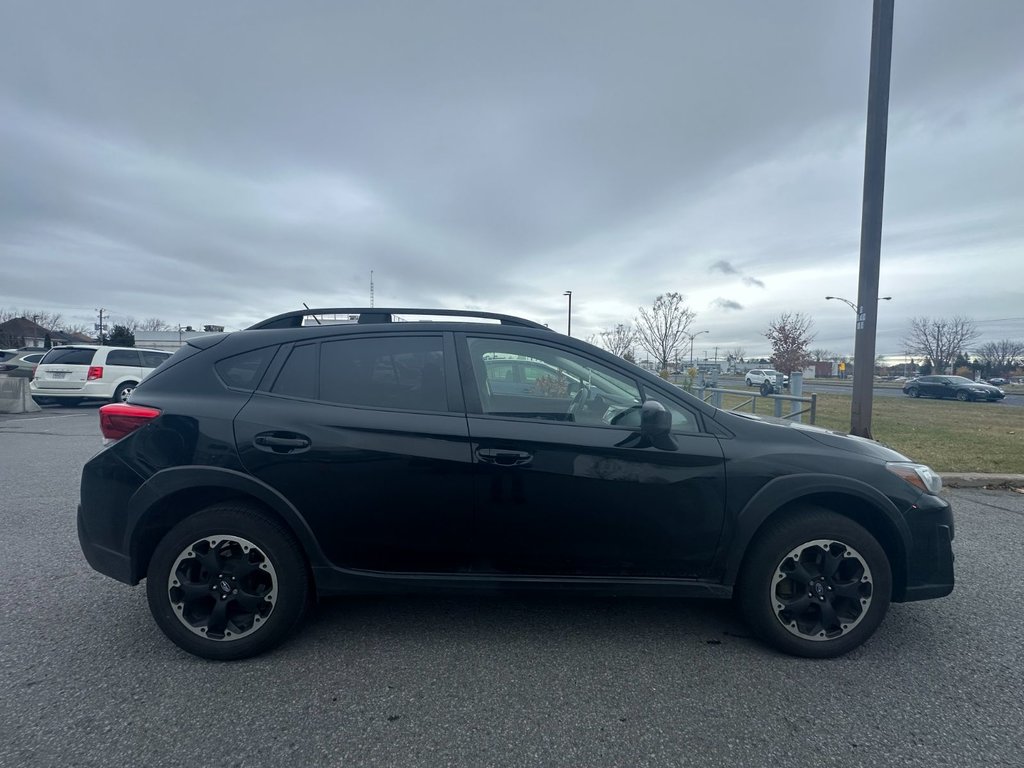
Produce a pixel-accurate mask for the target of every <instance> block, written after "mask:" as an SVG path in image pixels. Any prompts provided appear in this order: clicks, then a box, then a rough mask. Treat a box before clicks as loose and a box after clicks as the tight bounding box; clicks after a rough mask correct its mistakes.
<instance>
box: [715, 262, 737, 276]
mask: <svg viewBox="0 0 1024 768" xmlns="http://www.w3.org/2000/svg"><path fill="white" fill-rule="evenodd" d="M708 272H721V273H722V274H723V275H738V274H740V271H739V270H738V269H736V267H734V266H733V265H732V264H730V263H729V262H728V261H726V260H725V259H721V260H720V261H716V262H715V263H714V264H712V265H711V266H710V267H708Z"/></svg>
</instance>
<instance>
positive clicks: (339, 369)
mask: <svg viewBox="0 0 1024 768" xmlns="http://www.w3.org/2000/svg"><path fill="white" fill-rule="evenodd" d="M442 349H443V348H442V340H441V337H440V336H382V337H377V338H369V339H344V340H342V341H329V342H326V343H324V344H322V345H321V346H320V399H321V400H326V401H327V402H331V403H344V404H346V405H368V406H375V407H378V408H401V409H408V410H417V411H446V410H448V398H447V396H446V395H445V384H444V354H443V351H442Z"/></svg>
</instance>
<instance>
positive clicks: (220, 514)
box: [146, 502, 309, 660]
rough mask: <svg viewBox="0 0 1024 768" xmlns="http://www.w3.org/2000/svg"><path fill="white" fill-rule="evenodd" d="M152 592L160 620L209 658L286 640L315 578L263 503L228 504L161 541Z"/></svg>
mask: <svg viewBox="0 0 1024 768" xmlns="http://www.w3.org/2000/svg"><path fill="white" fill-rule="evenodd" d="M146 596H147V598H148V600H149V608H150V612H151V613H152V614H153V618H154V619H155V620H156V623H157V625H158V626H159V627H160V629H162V630H163V632H164V634H166V635H167V637H168V638H170V639H171V640H172V641H173V642H174V643H176V644H177V645H178V646H179V647H181V648H183V649H184V650H186V651H188V652H189V653H193V654H195V655H196V656H202V657H204V658H207V659H220V660H226V659H243V658H247V657H250V656H256V655H258V654H260V653H264V652H266V651H268V650H270V649H271V648H274V647H275V646H277V645H279V644H280V643H281V642H282V641H283V640H284V639H285V638H286V637H287V635H288V634H289V632H291V631H292V629H293V628H294V627H295V626H296V625H297V624H298V623H299V621H300V619H301V618H302V615H303V613H304V611H305V608H306V604H307V602H308V599H309V577H308V575H307V570H306V562H305V558H304V557H303V554H302V550H301V547H300V546H299V544H298V542H297V541H296V540H295V537H294V536H293V535H292V534H291V533H290V532H289V531H287V530H286V529H285V528H284V527H282V526H281V525H280V524H279V523H278V522H277V521H275V520H273V519H272V518H270V517H269V516H267V515H266V514H264V513H262V512H260V511H259V510H258V509H256V508H253V507H250V506H247V505H244V504H238V503H230V502H228V503H223V504H216V505H214V506H212V507H208V508H207V509H204V510H203V511H201V512H197V513H196V514H194V515H192V516H191V517H188V518H186V519H185V520H183V521H182V522H180V523H179V524H178V525H176V526H175V527H174V528H173V529H172V530H171V531H170V532H169V533H168V534H167V535H166V536H164V538H163V539H162V540H161V541H160V543H159V544H158V545H157V548H156V551H155V552H154V553H153V558H152V560H151V561H150V564H149V570H148V573H147V578H146Z"/></svg>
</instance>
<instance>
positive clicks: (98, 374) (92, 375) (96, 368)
mask: <svg viewBox="0 0 1024 768" xmlns="http://www.w3.org/2000/svg"><path fill="white" fill-rule="evenodd" d="M102 378H103V366H102V365H90V366H89V374H88V375H87V376H86V377H85V380H86V381H96V379H102Z"/></svg>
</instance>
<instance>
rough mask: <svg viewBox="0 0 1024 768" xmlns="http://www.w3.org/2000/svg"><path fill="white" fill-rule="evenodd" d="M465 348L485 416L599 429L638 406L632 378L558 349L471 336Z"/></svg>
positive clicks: (638, 401) (637, 396)
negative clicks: (570, 424)
mask: <svg viewBox="0 0 1024 768" xmlns="http://www.w3.org/2000/svg"><path fill="white" fill-rule="evenodd" d="M469 350H470V359H471V360H472V363H473V370H474V373H475V375H476V380H477V388H478V391H479V394H480V402H481V406H482V408H483V412H484V413H488V414H493V415H496V416H515V417H519V418H528V419H543V420H548V421H552V420H553V421H567V422H574V423H582V424H590V425H595V426H597V425H602V424H605V425H611V424H613V419H615V417H616V416H618V415H619V414H621V413H623V412H624V411H627V410H629V409H632V408H635V407H636V406H638V405H639V404H640V392H639V390H638V388H637V385H636V382H634V381H633V380H632V379H630V378H627V377H625V376H623V375H621V374H619V373H617V372H615V371H613V370H612V369H610V368H606V367H605V366H604V365H602V364H600V363H597V362H594V361H592V360H590V359H588V358H585V357H582V356H580V355H577V354H575V353H573V352H568V351H565V350H563V349H560V348H558V347H550V346H547V345H545V344H538V343H535V342H523V341H514V340H509V339H492V338H470V339H469ZM510 372H511V373H512V374H513V376H512V377H511V378H507V377H508V374H509V373H510ZM516 373H519V374H520V375H518V376H516V375H515V374H516ZM516 379H518V380H519V381H518V386H509V384H510V383H511V382H512V381H515V380H516Z"/></svg>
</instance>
